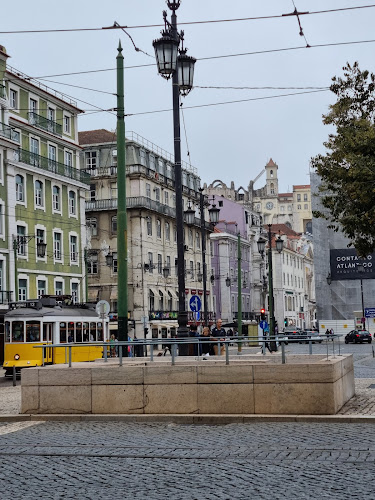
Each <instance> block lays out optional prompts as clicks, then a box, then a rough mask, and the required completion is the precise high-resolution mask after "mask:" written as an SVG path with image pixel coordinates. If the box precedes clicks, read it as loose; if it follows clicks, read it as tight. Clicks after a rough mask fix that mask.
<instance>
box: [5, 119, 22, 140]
mask: <svg viewBox="0 0 375 500" xmlns="http://www.w3.org/2000/svg"><path fill="white" fill-rule="evenodd" d="M0 135H1V136H2V137H5V138H6V139H9V140H11V141H14V142H18V143H19V142H20V133H19V132H17V130H15V129H14V128H12V127H10V126H9V125H5V123H0Z"/></svg>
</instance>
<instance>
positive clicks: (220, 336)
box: [212, 318, 226, 356]
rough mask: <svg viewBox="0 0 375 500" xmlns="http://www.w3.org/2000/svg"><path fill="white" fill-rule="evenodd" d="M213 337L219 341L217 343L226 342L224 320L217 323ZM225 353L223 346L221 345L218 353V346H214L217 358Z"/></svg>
mask: <svg viewBox="0 0 375 500" xmlns="http://www.w3.org/2000/svg"><path fill="white" fill-rule="evenodd" d="M212 337H213V338H214V340H217V341H219V340H225V337H226V332H225V330H224V328H223V320H222V319H221V318H219V319H218V320H217V321H216V326H215V328H213V329H212ZM224 351H225V347H224V345H223V344H220V352H218V345H217V344H214V353H215V355H216V356H217V355H221V354H224Z"/></svg>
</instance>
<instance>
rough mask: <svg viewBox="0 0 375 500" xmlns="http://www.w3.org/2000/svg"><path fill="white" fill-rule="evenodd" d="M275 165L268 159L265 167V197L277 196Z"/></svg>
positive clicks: (277, 184) (276, 167)
mask: <svg viewBox="0 0 375 500" xmlns="http://www.w3.org/2000/svg"><path fill="white" fill-rule="evenodd" d="M277 169H278V166H277V164H276V163H275V162H274V161H273V160H272V158H270V161H269V162H268V163H267V165H266V196H267V198H268V197H272V196H275V197H276V196H277V195H278V194H279V181H278V179H277Z"/></svg>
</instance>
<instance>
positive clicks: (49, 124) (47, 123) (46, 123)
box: [29, 112, 62, 137]
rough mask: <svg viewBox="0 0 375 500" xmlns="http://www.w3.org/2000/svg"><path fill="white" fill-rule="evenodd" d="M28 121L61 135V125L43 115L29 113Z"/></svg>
mask: <svg viewBox="0 0 375 500" xmlns="http://www.w3.org/2000/svg"><path fill="white" fill-rule="evenodd" d="M29 123H30V125H34V126H35V127H38V128H41V129H43V130H46V131H47V132H50V133H51V134H54V135H59V136H60V137H61V135H62V126H61V125H60V124H59V123H56V122H54V121H53V120H49V119H48V118H45V117H44V116H40V115H37V114H36V113H34V112H30V113H29Z"/></svg>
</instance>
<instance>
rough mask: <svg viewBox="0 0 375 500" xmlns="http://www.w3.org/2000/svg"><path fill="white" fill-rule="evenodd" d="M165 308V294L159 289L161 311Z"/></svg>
mask: <svg viewBox="0 0 375 500" xmlns="http://www.w3.org/2000/svg"><path fill="white" fill-rule="evenodd" d="M163 310H164V295H163V292H161V291H160V290H159V311H163Z"/></svg>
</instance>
